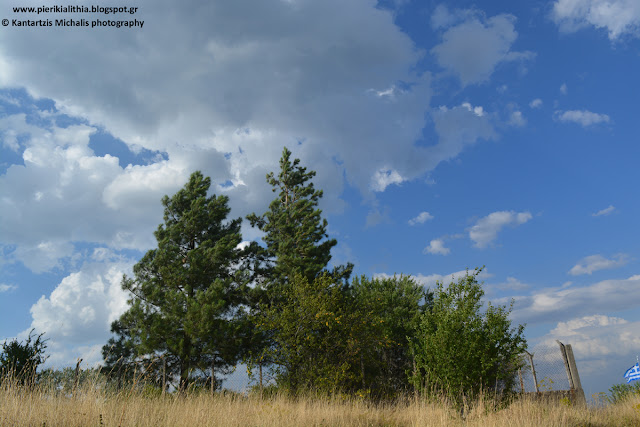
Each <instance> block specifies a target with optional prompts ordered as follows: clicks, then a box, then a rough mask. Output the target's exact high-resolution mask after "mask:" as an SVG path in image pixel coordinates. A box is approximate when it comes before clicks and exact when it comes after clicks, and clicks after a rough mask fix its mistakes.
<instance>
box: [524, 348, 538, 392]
mask: <svg viewBox="0 0 640 427" xmlns="http://www.w3.org/2000/svg"><path fill="white" fill-rule="evenodd" d="M527 355H528V356H529V363H531V375H533V384H535V386H536V393H540V387H538V377H537V376H536V367H535V366H533V354H531V353H529V352H528V351H527Z"/></svg>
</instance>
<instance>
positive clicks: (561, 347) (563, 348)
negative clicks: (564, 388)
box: [556, 340, 575, 390]
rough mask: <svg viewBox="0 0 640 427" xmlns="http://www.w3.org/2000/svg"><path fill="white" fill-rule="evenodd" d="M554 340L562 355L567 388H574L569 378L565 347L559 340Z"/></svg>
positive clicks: (569, 370)
mask: <svg viewBox="0 0 640 427" xmlns="http://www.w3.org/2000/svg"><path fill="white" fill-rule="evenodd" d="M556 342H557V343H558V346H560V354H561V355H562V360H564V368H565V370H566V371H567V378H569V388H570V389H571V390H574V389H575V385H574V384H573V380H572V379H571V368H570V367H569V360H568V359H567V349H566V347H565V346H564V344H562V343H561V342H560V341H558V340H556Z"/></svg>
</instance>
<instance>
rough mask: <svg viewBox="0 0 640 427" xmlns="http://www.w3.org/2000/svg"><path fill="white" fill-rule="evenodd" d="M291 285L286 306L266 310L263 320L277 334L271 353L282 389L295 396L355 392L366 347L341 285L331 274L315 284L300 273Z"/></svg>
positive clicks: (274, 334) (286, 295) (273, 337)
mask: <svg viewBox="0 0 640 427" xmlns="http://www.w3.org/2000/svg"><path fill="white" fill-rule="evenodd" d="M291 284H292V286H289V287H287V288H285V295H284V297H285V298H284V299H283V303H282V304H279V305H278V306H270V307H264V310H263V311H262V312H261V315H260V316H259V318H258V319H259V323H258V327H259V328H261V329H262V330H266V331H271V333H272V339H273V341H272V345H271V346H270V347H269V348H268V349H267V350H266V351H267V353H268V356H269V359H270V360H271V361H272V363H273V364H274V370H275V375H276V381H277V383H278V386H279V387H281V388H283V389H285V390H287V391H290V392H293V393H296V392H299V391H303V390H314V391H319V392H331V391H338V390H343V389H351V388H354V386H355V384H357V383H358V379H359V378H358V377H357V373H355V370H354V368H356V367H357V366H358V365H357V364H356V361H357V360H358V357H357V356H358V353H359V351H360V346H359V345H358V343H357V338H356V337H354V336H352V334H351V333H350V332H351V331H352V329H353V320H354V319H353V315H352V313H350V312H349V310H348V308H349V304H348V301H347V297H346V294H345V293H344V292H343V291H342V287H341V284H340V283H339V282H337V281H336V280H335V278H333V277H331V276H330V275H328V274H325V275H321V276H319V277H317V278H316V279H314V280H313V281H309V280H308V279H307V278H306V277H304V276H302V275H300V274H299V273H296V274H295V275H294V276H293V278H292V283H291Z"/></svg>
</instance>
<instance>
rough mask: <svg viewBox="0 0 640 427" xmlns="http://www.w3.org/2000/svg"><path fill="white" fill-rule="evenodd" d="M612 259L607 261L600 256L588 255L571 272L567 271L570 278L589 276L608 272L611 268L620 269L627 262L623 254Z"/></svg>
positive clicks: (626, 257)
mask: <svg viewBox="0 0 640 427" xmlns="http://www.w3.org/2000/svg"><path fill="white" fill-rule="evenodd" d="M613 258H614V259H607V258H605V257H603V256H602V255H590V256H588V257H584V258H582V259H581V260H580V261H579V262H578V263H577V264H576V265H574V266H573V267H572V268H571V270H569V274H571V275H572V276H578V275H581V274H591V273H593V272H594V271H598V270H608V269H611V268H617V267H621V266H623V265H625V264H626V263H627V262H628V256H627V255H625V254H618V255H616V256H614V257H613Z"/></svg>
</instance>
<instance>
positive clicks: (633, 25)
mask: <svg viewBox="0 0 640 427" xmlns="http://www.w3.org/2000/svg"><path fill="white" fill-rule="evenodd" d="M552 17H553V19H554V21H555V22H556V24H558V26H559V27H560V29H561V30H562V31H566V32H573V31H577V30H578V29H580V28H583V27H586V26H593V27H595V28H598V29H606V30H607V33H608V35H609V39H610V40H612V41H615V40H617V39H618V38H620V37H621V36H623V35H629V36H634V37H639V36H640V3H638V2H637V1H636V0H557V1H556V2H555V3H554V5H553V11H552Z"/></svg>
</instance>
